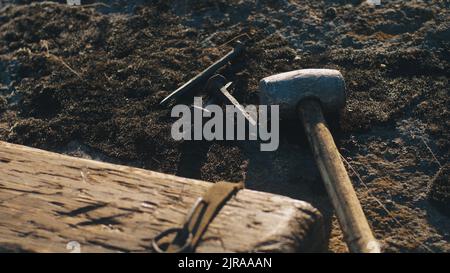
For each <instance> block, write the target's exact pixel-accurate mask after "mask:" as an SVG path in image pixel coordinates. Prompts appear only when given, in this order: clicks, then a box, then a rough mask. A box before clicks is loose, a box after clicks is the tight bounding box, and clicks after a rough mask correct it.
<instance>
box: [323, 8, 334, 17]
mask: <svg viewBox="0 0 450 273" xmlns="http://www.w3.org/2000/svg"><path fill="white" fill-rule="evenodd" d="M336 14H337V10H336V8H333V7H331V8H327V9H326V10H325V17H327V18H330V19H334V18H336Z"/></svg>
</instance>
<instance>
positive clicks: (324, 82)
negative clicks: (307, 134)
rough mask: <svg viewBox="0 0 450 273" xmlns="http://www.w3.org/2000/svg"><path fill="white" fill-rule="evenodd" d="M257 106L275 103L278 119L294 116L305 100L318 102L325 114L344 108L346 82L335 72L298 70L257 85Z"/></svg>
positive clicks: (265, 80)
mask: <svg viewBox="0 0 450 273" xmlns="http://www.w3.org/2000/svg"><path fill="white" fill-rule="evenodd" d="M259 90H260V92H259V96H260V103H261V104H265V105H274V104H278V105H279V106H280V117H281V118H294V117H297V107H298V104H299V102H300V101H301V100H303V99H306V98H315V99H318V100H319V101H320V103H321V105H322V109H323V111H324V112H334V111H338V110H339V109H341V108H342V107H343V106H344V105H345V97H346V95H345V81H344V77H342V74H341V73H340V72H339V71H338V70H334V69H301V70H294V71H290V72H285V73H281V74H276V75H272V76H269V77H266V78H264V79H262V80H261V81H260V82H259Z"/></svg>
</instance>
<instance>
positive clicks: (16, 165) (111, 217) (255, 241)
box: [0, 142, 326, 252]
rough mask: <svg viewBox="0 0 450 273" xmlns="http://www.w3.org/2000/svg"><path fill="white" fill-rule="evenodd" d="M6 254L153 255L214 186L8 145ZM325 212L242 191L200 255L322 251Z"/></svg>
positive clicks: (1, 237)
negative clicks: (72, 250) (155, 242)
mask: <svg viewBox="0 0 450 273" xmlns="http://www.w3.org/2000/svg"><path fill="white" fill-rule="evenodd" d="M0 174H1V175H0V251H33V252H34V251H36V252H68V250H67V249H66V246H67V243H68V242H70V241H76V242H78V243H79V244H80V246H81V251H82V252H116V251H124V252H128V251H131V252H141V251H149V252H151V251H152V249H151V246H150V245H151V239H152V238H153V237H154V236H155V235H157V234H158V233H159V232H160V231H162V230H164V229H166V228H170V227H177V226H180V224H181V223H182V221H183V219H184V217H185V214H186V213H187V211H188V210H189V209H190V207H191V206H192V205H193V203H194V202H195V200H196V199H197V198H198V197H200V196H202V195H203V194H204V193H205V192H206V190H207V189H208V187H209V186H210V185H211V184H210V183H207V182H203V181H198V180H192V179H186V178H181V177H177V176H173V175H167V174H162V173H157V172H152V171H147V170H142V169H137V168H132V167H126V166H120V165H113V164H108V163H103V162H97V161H92V160H86V159H80V158H74V157H69V156H65V155H60V154H55V153H50V152H46V151H42V150H38V149H33V148H29V147H25V146H20V145H14V144H9V143H5V142H0ZM324 237H325V236H324V234H323V225H322V219H321V216H320V214H319V212H318V211H317V210H316V209H314V208H313V207H312V206H311V205H309V204H308V203H306V202H303V201H298V200H293V199H290V198H287V197H282V196H277V195H273V194H269V193H263V192H256V191H251V190H241V191H240V192H239V193H238V194H237V195H236V196H235V197H233V198H232V199H231V200H230V201H228V203H227V204H226V205H225V206H224V207H223V208H222V210H221V211H220V213H219V214H218V215H217V217H216V218H215V219H214V221H213V222H212V223H211V224H210V226H209V228H208V230H207V232H206V233H205V235H204V236H203V240H202V241H201V242H200V244H199V246H198V247H197V252H253V251H270V252H279V251H282V252H293V251H321V250H323V249H324V247H325V245H326V242H325V240H324Z"/></svg>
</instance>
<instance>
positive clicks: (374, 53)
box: [0, 0, 450, 252]
mask: <svg viewBox="0 0 450 273" xmlns="http://www.w3.org/2000/svg"><path fill="white" fill-rule="evenodd" d="M82 3H83V4H85V5H82V6H68V5H67V4H65V1H60V3H56V2H42V3H40V2H35V1H0V8H1V10H0V139H1V140H3V141H8V142H12V143H18V144H23V145H28V146H32V147H37V148H42V149H46V150H51V151H56V152H60V153H66V154H70V155H75V156H81V157H88V158H93V159H97V160H103V161H108V162H113V163H119V164H126V165H131V166H137V167H141V168H146V169H150V170H155V171H160V172H165V173H171V174H177V175H181V176H186V177H193V178H198V179H203V180H206V181H211V182H215V181H219V180H228V181H245V183H246V187H247V188H251V189H255V190H260V191H268V192H273V193H276V194H282V195H286V196H289V197H292V198H296V199H301V200H305V201H308V202H310V203H311V204H313V205H314V206H316V207H317V208H318V209H319V210H320V211H321V212H322V214H323V215H324V218H325V222H326V226H327V230H328V236H329V237H330V243H329V247H328V250H329V251H331V252H343V251H347V249H346V246H345V243H344V242H343V239H342V233H341V231H340V229H339V226H338V223H337V220H336V218H335V217H334V216H333V210H332V208H331V205H330V203H329V201H328V198H327V194H326V192H325V190H324V188H323V186H322V182H321V179H320V175H319V173H318V171H317V169H316V167H315V164H314V161H313V158H312V155H311V153H310V151H309V147H308V145H307V142H306V138H305V136H304V133H303V131H302V128H301V125H300V122H298V120H295V119H293V120H284V121H282V124H281V128H280V138H281V139H280V146H279V149H278V150H277V151H275V152H260V151H259V145H258V144H257V143H254V142H251V141H246V142H243V141H235V142H230V141H213V142H207V141H175V140H173V139H172V138H171V137H170V129H171V126H172V123H173V121H174V119H173V118H171V117H170V108H169V109H167V108H164V107H161V106H160V105H159V102H160V101H161V100H162V99H163V98H164V97H165V96H167V95H168V94H169V93H170V92H172V91H173V90H175V89H176V88H177V87H179V86H180V85H181V84H182V83H184V82H186V81H187V80H189V79H190V78H191V77H193V76H195V75H196V74H197V73H198V72H200V71H201V70H203V69H204V68H206V67H207V66H208V65H210V64H211V63H212V62H214V61H215V60H217V59H219V58H220V57H221V56H223V55H224V54H226V53H227V52H228V51H229V50H230V49H231V46H232V45H233V39H234V38H235V37H238V36H239V37H247V36H248V38H247V49H246V51H245V53H244V54H243V55H242V56H240V57H239V58H238V59H237V60H235V61H233V62H232V63H231V64H230V65H228V66H226V67H224V68H222V69H221V70H220V71H219V72H220V73H222V74H223V75H225V76H226V77H227V78H228V79H229V80H230V81H233V82H234V88H233V89H234V90H233V91H234V93H233V94H234V96H235V97H236V98H237V99H238V100H239V101H240V102H241V103H242V104H244V105H247V104H257V103H258V82H259V80H260V79H262V78H263V77H266V76H269V75H272V74H276V73H279V72H285V71H289V70H294V69H301V68H333V69H339V70H340V71H341V72H342V74H343V75H344V77H345V80H346V83H347V96H348V97H347V104H346V107H345V109H343V110H342V113H340V116H339V117H333V118H330V119H329V122H330V124H331V128H332V129H333V134H334V136H335V139H336V141H337V142H338V144H339V149H340V152H341V153H342V155H343V158H344V159H345V161H346V167H347V168H348V171H349V174H350V175H351V178H352V181H353V183H354V187H355V188H356V190H357V194H358V197H359V199H360V202H361V204H362V205H363V209H364V211H365V213H366V215H367V217H368V220H369V223H370V225H371V227H372V229H373V231H374V233H375V236H376V237H377V238H378V239H379V240H380V242H381V243H382V244H383V248H384V250H385V251H388V252H449V251H450V218H449V217H450V216H449V215H450V213H449V210H450V206H449V198H450V197H449V195H450V186H449V177H448V169H449V139H450V131H449V122H450V117H449V109H448V105H450V104H449V90H450V88H449V82H448V81H449V76H450V75H449V71H450V4H449V3H446V2H445V1H438V0H436V1H394V0H393V1H387V0H386V1H384V0H381V5H373V4H370V3H368V2H366V1H345V0H336V1H332V0H325V1H313V0H305V1H294V0H291V1H288V0H284V1H283V0H268V1H250V0H240V1H238V0H233V1H225V0H214V1H213V0H196V1H193V0H188V1H159V0H153V1H103V2H94V1H90V2H83V1H82ZM230 41H231V42H230Z"/></svg>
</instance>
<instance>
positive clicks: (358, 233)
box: [259, 69, 380, 253]
mask: <svg viewBox="0 0 450 273" xmlns="http://www.w3.org/2000/svg"><path fill="white" fill-rule="evenodd" d="M259 89H260V103H261V104H266V105H271V104H278V105H279V107H280V108H279V109H280V117H281V118H283V117H285V118H292V117H297V116H298V117H300V119H301V121H302V123H303V126H304V128H305V132H306V135H307V138H308V141H309V143H310V146H311V148H312V152H313V154H314V158H315V160H316V163H317V165H318V168H319V171H320V174H321V177H322V180H323V182H324V183H325V188H326V190H327V192H328V195H329V197H330V199H331V202H332V204H333V207H334V209H335V210H336V215H337V218H338V220H339V224H340V226H341V229H342V231H343V234H344V239H345V241H346V243H347V246H348V248H349V250H350V251H351V252H364V253H368V252H372V253H377V252H380V247H379V244H378V242H377V241H376V239H375V237H374V236H373V234H372V231H371V230H370V227H369V224H368V222H367V219H366V217H365V215H364V212H363V210H362V208H361V204H360V203H359V200H358V198H357V196H356V193H355V190H354V189H353V186H352V183H351V181H350V178H349V176H348V174H347V171H346V170H345V167H344V164H343V163H342V160H341V158H340V153H339V151H338V150H337V148H336V145H335V143H334V141H333V137H332V136H331V133H330V131H329V129H328V127H327V124H326V122H325V119H324V116H323V112H322V110H323V111H324V112H326V113H332V112H336V111H337V110H339V109H340V108H342V107H343V106H344V104H345V82H344V78H343V77H342V75H341V73H340V72H339V71H337V70H331V69H303V70H295V71H291V72H286V73H281V74H277V75H273V76H269V77H266V78H264V79H262V80H261V81H260V82H259Z"/></svg>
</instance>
